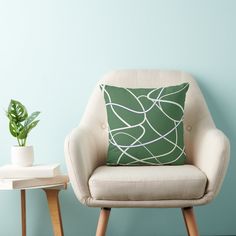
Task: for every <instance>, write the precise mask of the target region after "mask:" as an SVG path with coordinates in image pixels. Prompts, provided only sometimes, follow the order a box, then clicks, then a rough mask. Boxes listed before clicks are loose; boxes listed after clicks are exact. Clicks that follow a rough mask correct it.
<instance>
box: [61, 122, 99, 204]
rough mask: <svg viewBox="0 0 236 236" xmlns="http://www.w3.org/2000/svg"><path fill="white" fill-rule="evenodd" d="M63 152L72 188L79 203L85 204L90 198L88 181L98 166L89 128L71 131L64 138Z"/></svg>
mask: <svg viewBox="0 0 236 236" xmlns="http://www.w3.org/2000/svg"><path fill="white" fill-rule="evenodd" d="M64 152H65V159H66V165H67V169H68V175H69V178H70V182H71V184H72V188H73V190H74V192H75V195H76V197H77V198H78V199H79V201H80V202H81V203H83V204H86V199H87V198H88V197H90V191H89V188H88V179H89V178H90V176H91V174H92V172H93V171H94V169H95V168H96V167H97V166H98V165H99V161H98V158H97V155H98V154H97V145H96V142H95V137H94V135H93V132H92V131H91V130H90V129H89V127H85V126H79V127H78V128H75V129H74V130H72V132H71V133H70V134H69V135H68V136H67V137H66V140H65V145H64Z"/></svg>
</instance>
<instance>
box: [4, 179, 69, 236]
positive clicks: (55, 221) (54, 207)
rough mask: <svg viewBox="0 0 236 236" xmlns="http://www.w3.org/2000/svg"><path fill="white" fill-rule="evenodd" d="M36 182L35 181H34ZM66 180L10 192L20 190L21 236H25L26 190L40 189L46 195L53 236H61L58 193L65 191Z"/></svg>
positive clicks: (61, 227) (61, 226)
mask: <svg viewBox="0 0 236 236" xmlns="http://www.w3.org/2000/svg"><path fill="white" fill-rule="evenodd" d="M35 180H37V179H35ZM67 184H68V179H67V180H64V181H63V182H58V183H56V184H55V183H53V184H50V183H49V184H47V185H42V186H36V187H27V188H13V189H12V190H20V195H21V224H22V236H26V190H29V189H42V190H44V192H45V193H46V197H47V202H48V208H49V212H50V216H51V221H52V226H53V232H54V236H63V235H64V233H63V225H62V219H61V211H60V203H59V197H58V195H59V192H60V190H62V189H66V188H67ZM1 190H9V188H6V189H4V188H1Z"/></svg>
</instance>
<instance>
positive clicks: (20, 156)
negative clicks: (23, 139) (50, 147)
mask: <svg viewBox="0 0 236 236" xmlns="http://www.w3.org/2000/svg"><path fill="white" fill-rule="evenodd" d="M33 162H34V149H33V146H25V147H21V146H12V147H11V163H12V164H13V165H17V166H32V165H33Z"/></svg>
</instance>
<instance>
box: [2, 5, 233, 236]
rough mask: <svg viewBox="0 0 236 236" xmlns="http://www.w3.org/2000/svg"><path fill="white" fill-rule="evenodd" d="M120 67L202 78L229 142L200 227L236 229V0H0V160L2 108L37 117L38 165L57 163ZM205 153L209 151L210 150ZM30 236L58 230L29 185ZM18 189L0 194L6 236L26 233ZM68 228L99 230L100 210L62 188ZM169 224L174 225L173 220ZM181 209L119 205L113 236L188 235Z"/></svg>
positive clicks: (71, 233) (5, 135)
mask: <svg viewBox="0 0 236 236" xmlns="http://www.w3.org/2000/svg"><path fill="white" fill-rule="evenodd" d="M117 68H119V69H122V68H162V69H181V70H185V71H187V72H190V73H192V74H193V75H194V76H195V78H196V79H197V80H198V82H199V84H200V87H201V89H202V91H203V93H204V95H205V98H206V101H207V103H208V105H209V108H210V110H211V112H212V115H213V117H214V120H215V122H216V125H217V127H218V128H220V129H222V130H223V131H224V132H225V133H226V134H227V135H228V137H229V138H230V140H231V143H232V149H231V151H232V155H231V162H230V167H229V170H228V174H227V176H226V179H225V182H224V185H223V188H222V191H221V193H220V195H219V196H218V197H217V199H216V200H215V201H214V202H213V203H211V204H210V205H207V206H203V207H199V208H197V209H196V215H197V219H198V223H199V228H200V232H201V234H202V235H235V234H236V222H235V219H236V203H235V199H236V190H235V188H236V161H235V159H234V155H235V152H236V150H235V141H236V135H235V133H236V128H235V127H236V125H235V122H236V106H235V101H236V95H235V90H236V82H235V81H236V1H233V0H231V1H230V0H221V1H217V0H215V1H214V0H208V1H206V0H200V1H195V0H192V1H190V0H185V1H184V0H179V1H177V0H176V1H175V0H173V1H170V0H163V1H157V0H139V1H137V0H136V1H135V0H119V1H118V0H117V1H112V0H110V1H109V0H100V1H89V0H87V1H82V0H80V1H78V0H70V1H69V0H67V1H66V0H65V1H60V0H57V1H56V0H55V1H52V0H41V1H32V0H29V1H23V0H21V1H7V0H1V2H0V82H1V83H0V107H1V109H0V150H1V158H0V164H5V163H8V162H9V161H10V147H11V145H13V144H16V141H15V140H14V139H13V138H12V137H11V136H10V135H9V132H8V121H7V119H6V117H5V114H4V109H6V108H7V106H8V103H9V100H10V99H11V98H15V99H19V100H20V101H22V102H23V103H24V104H25V105H26V106H27V107H28V109H29V111H31V112H32V111H34V110H41V111H42V114H41V122H40V124H39V125H38V127H37V128H35V129H34V130H33V132H32V133H31V135H30V137H29V140H28V141H29V143H31V144H33V145H34V147H35V155H36V162H37V163H55V162H60V163H61V165H62V169H63V171H66V167H65V163H64V154H63V143H64V138H65V136H66V134H67V133H68V132H69V131H70V130H71V129H72V128H73V127H74V126H76V125H77V124H78V123H79V120H80V118H81V115H82V113H83V111H84V108H85V106H86V103H87V100H88V98H89V95H90V94H91V91H92V88H93V87H94V85H95V83H96V81H97V80H98V79H99V78H100V77H101V76H102V75H103V74H104V73H105V72H107V71H110V70H112V69H117ZM206 158H207V156H206ZM27 200H28V202H27V214H28V215H27V220H28V228H27V230H28V235H30V236H47V235H52V229H51V223H50V218H49V214H48V209H47V205H46V199H45V196H44V193H43V192H41V191H39V190H34V191H33V190H31V191H29V192H28V193H27ZM19 203H20V201H19V192H17V191H15V192H10V191H9V192H3V191H1V192H0V235H3V236H17V235H20V220H19V216H20V207H19ZM61 208H62V217H63V223H64V230H65V235H66V236H76V235H82V236H87V235H91V236H92V235H94V234H95V229H96V223H97V218H98V213H99V211H98V209H90V208H86V207H84V206H82V205H81V204H80V203H79V202H78V201H77V199H76V198H75V196H74V194H73V191H72V189H71V187H69V189H68V190H67V191H64V192H61ZM170 225H171V227H170ZM184 234H185V228H184V223H183V219H182V215H181V212H180V210H179V209H114V210H113V211H112V214H111V218H110V221H109V228H108V235H112V236H125V235H135V236H143V235H147V236H154V235H162V236H163V235H164V236H165V235H184Z"/></svg>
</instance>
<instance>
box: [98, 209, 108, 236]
mask: <svg viewBox="0 0 236 236" xmlns="http://www.w3.org/2000/svg"><path fill="white" fill-rule="evenodd" d="M110 212H111V208H101V211H100V216H99V220H98V225H97V232H96V236H105V235H106V229H107V223H108V219H109V215H110Z"/></svg>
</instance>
